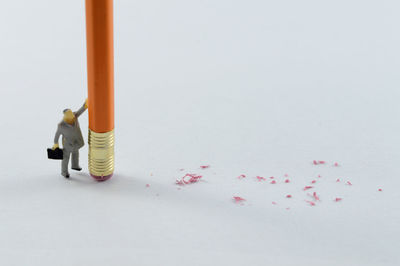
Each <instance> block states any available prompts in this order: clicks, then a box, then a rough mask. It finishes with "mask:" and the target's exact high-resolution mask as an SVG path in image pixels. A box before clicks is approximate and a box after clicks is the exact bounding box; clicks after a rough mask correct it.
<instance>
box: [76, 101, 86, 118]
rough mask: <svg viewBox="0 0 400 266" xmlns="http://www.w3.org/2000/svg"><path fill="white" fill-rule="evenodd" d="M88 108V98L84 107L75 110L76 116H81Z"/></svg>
mask: <svg viewBox="0 0 400 266" xmlns="http://www.w3.org/2000/svg"><path fill="white" fill-rule="evenodd" d="M87 108H88V102H87V99H86V101H85V103H84V104H83V105H82V107H81V108H79V110H78V111H76V112H75V116H76V117H79V116H80V115H81V114H82V113H83V112H85V110H86V109H87Z"/></svg>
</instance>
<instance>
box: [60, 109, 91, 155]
mask: <svg viewBox="0 0 400 266" xmlns="http://www.w3.org/2000/svg"><path fill="white" fill-rule="evenodd" d="M85 110H86V108H85V105H83V106H82V107H81V108H80V109H79V110H78V111H76V112H74V115H75V122H74V123H73V124H72V125H70V124H68V123H67V122H65V121H63V120H62V121H61V122H60V123H59V124H58V126H57V132H56V135H55V136H54V143H58V139H59V138H60V135H62V140H63V148H64V149H66V150H69V151H73V150H78V149H80V148H82V147H83V145H85V142H84V140H83V136H82V132H81V128H80V126H79V121H78V117H79V116H80V115H81V114H82V113H83V112H84V111H85Z"/></svg>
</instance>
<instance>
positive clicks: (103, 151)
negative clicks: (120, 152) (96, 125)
mask: <svg viewBox="0 0 400 266" xmlns="http://www.w3.org/2000/svg"><path fill="white" fill-rule="evenodd" d="M89 171H90V174H92V175H94V176H99V177H102V176H108V175H111V174H112V173H113V172H114V130H112V131H110V132H106V133H96V132H94V131H92V130H90V129H89Z"/></svg>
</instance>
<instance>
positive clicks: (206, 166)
mask: <svg viewBox="0 0 400 266" xmlns="http://www.w3.org/2000/svg"><path fill="white" fill-rule="evenodd" d="M209 167H210V165H200V168H202V169H206V168H209Z"/></svg>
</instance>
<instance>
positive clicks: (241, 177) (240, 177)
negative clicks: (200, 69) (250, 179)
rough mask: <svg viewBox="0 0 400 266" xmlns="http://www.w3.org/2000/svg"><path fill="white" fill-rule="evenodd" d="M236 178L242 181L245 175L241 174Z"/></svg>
mask: <svg viewBox="0 0 400 266" xmlns="http://www.w3.org/2000/svg"><path fill="white" fill-rule="evenodd" d="M237 178H238V179H243V178H246V175H243V174H242V175H240V176H238V177H237Z"/></svg>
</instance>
